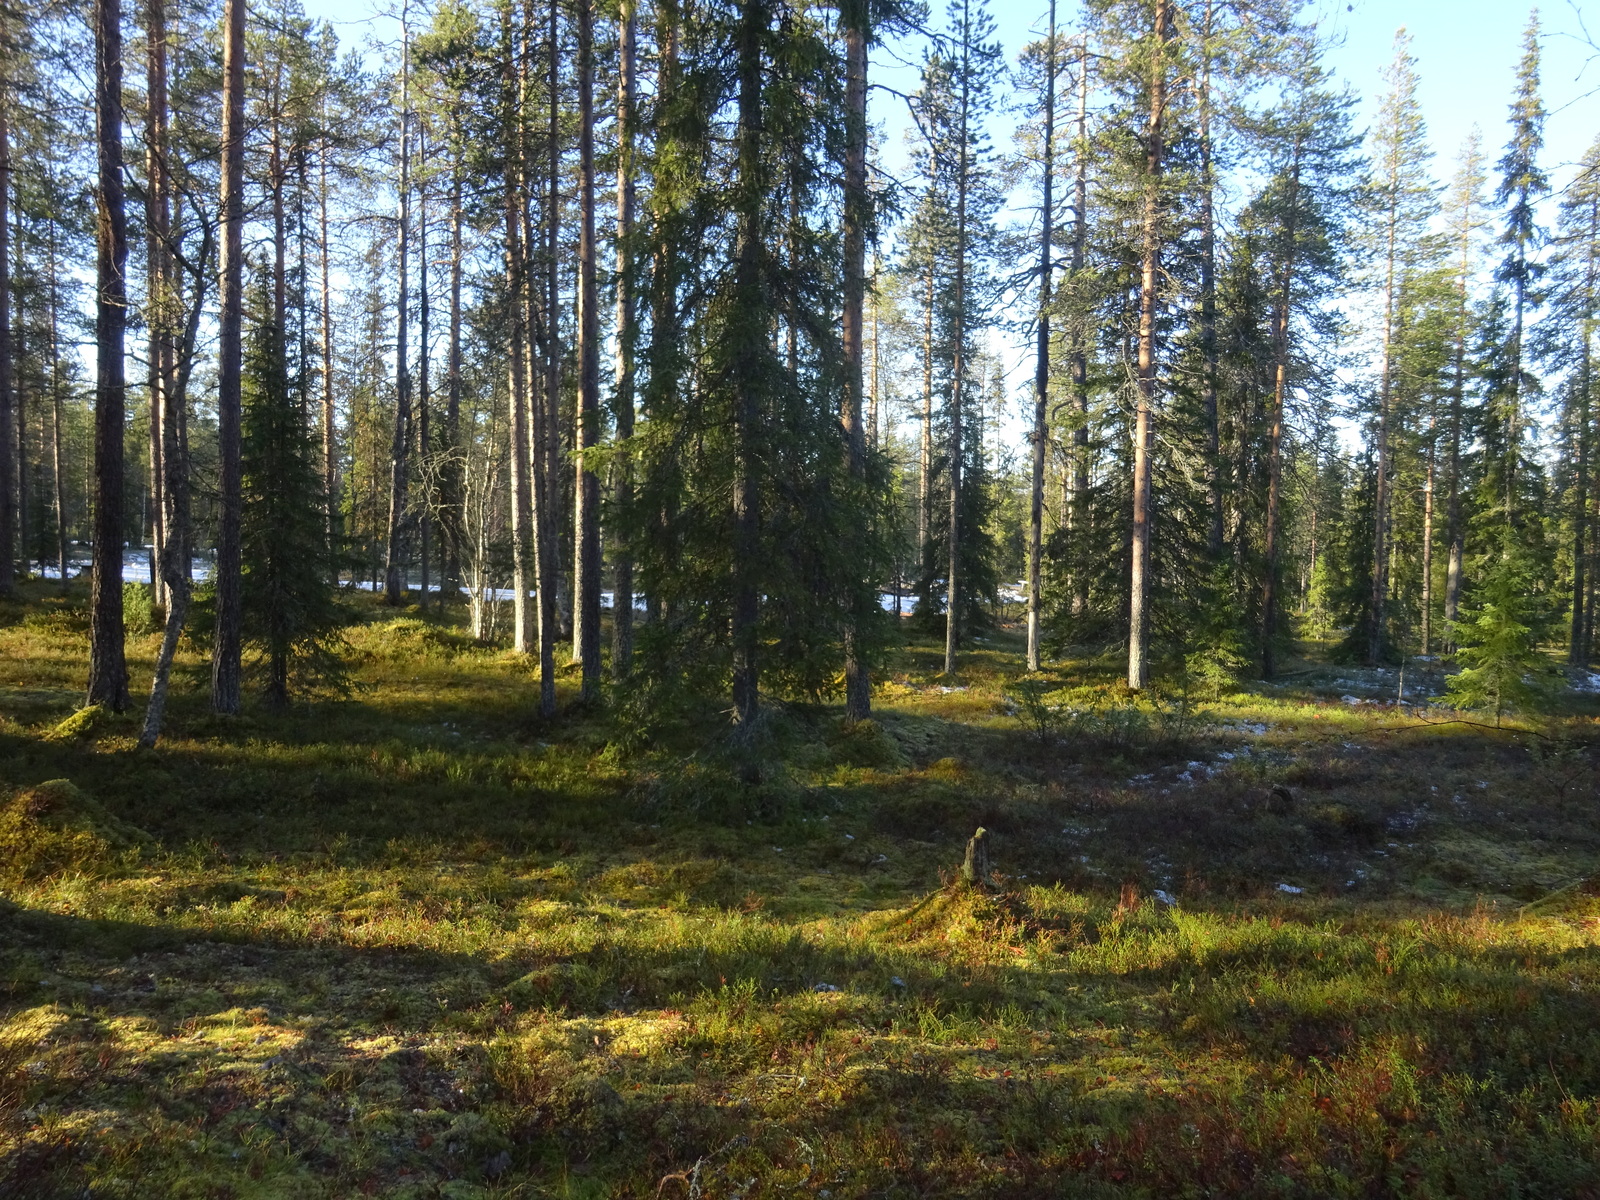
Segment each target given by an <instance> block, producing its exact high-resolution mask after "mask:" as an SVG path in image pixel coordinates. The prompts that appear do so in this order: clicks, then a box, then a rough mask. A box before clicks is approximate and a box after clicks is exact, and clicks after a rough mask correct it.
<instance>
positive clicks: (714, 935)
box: [0, 583, 1600, 1197]
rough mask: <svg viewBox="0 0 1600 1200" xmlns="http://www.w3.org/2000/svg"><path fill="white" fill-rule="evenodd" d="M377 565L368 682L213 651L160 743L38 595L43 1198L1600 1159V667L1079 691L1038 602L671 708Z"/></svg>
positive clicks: (1114, 1175)
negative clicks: (856, 684)
mask: <svg viewBox="0 0 1600 1200" xmlns="http://www.w3.org/2000/svg"><path fill="white" fill-rule="evenodd" d="M350 604H351V605H352V608H351V611H350V613H349V616H350V618H351V620H352V622H353V623H352V625H351V626H350V628H349V629H348V631H347V632H348V637H349V641H350V645H351V657H352V660H353V661H354V662H356V663H358V664H359V666H358V667H357V690H356V692H355V693H354V695H353V698H352V699H350V700H348V701H344V702H337V703H329V704H324V705H320V706H317V707H315V708H312V709H306V710H298V709H297V710H294V711H291V712H287V713H283V714H274V713H271V712H262V713H259V714H253V715H251V716H248V717H245V718H242V719H228V720H223V719H221V718H218V717H215V716H213V715H212V714H211V713H210V711H209V706H208V705H207V704H206V703H205V694H204V679H205V676H206V669H207V663H206V662H205V658H204V656H203V654H201V653H198V652H197V651H195V650H194V649H193V648H189V649H186V650H185V651H184V652H183V653H182V654H181V655H180V659H179V663H178V666H177V668H176V673H177V677H178V679H179V680H180V681H184V680H187V679H188V677H189V676H190V675H191V674H192V675H194V676H195V679H194V681H193V683H186V682H180V684H179V685H178V686H177V687H175V689H174V696H173V701H172V709H171V713H170V716H169V730H168V733H167V735H166V736H165V737H164V738H163V740H162V742H161V744H160V746H159V747H158V748H157V749H156V750H153V751H147V750H140V749H138V748H137V747H136V746H135V740H136V737H137V733H138V725H137V722H136V721H135V720H134V719H133V718H132V717H116V716H113V715H112V714H109V713H105V714H103V715H101V716H100V717H99V718H98V719H97V720H84V719H82V718H78V717H74V715H73V714H74V710H75V707H76V705H77V703H78V702H79V698H80V683H81V678H82V674H83V670H84V658H83V645H84V638H83V628H84V621H85V616H84V595H83V593H82V592H81V591H78V592H75V593H73V594H72V595H71V596H70V597H68V598H67V599H65V600H62V599H59V598H58V597H57V595H56V589H55V585H53V584H43V583H40V584H32V585H27V586H26V587H25V588H24V589H23V598H22V600H21V602H18V603H13V604H12V605H10V606H8V607H7V608H5V609H4V610H3V611H0V773H3V777H4V778H6V779H7V780H9V781H11V782H12V783H13V784H14V786H15V788H16V790H15V791H14V792H13V793H12V794H11V795H10V796H9V797H8V798H7V800H6V807H5V808H4V810H3V811H0V851H3V853H4V858H3V862H4V871H5V875H4V879H3V886H4V895H5V899H4V900H0V988H3V992H0V1004H3V1009H0V1012H3V1021H4V1023H3V1032H0V1191H3V1192H5V1193H6V1194H7V1195H16V1196H63V1197H65V1196H78V1195H92V1196H127V1197H148V1196H155V1195H161V1196H173V1197H188V1196H194V1197H214V1196H238V1197H250V1196H261V1197H266V1196H273V1197H277V1196H282V1197H315V1196H330V1197H331V1196H355V1195H381V1196H396V1197H400V1196H418V1197H422V1196H594V1197H602V1196H606V1197H609V1196H657V1195H661V1196H673V1195H678V1196H688V1195H703V1196H707V1197H710V1196H718V1197H731V1196H745V1197H755V1196H776V1195H817V1196H821V1195H828V1196H834V1197H847V1196H885V1197H893V1196H905V1197H910V1196H1057V1195H1102V1194H1103V1195H1108V1196H1109V1195H1129V1196H1140V1195H1144V1196H1170V1195H1231V1196H1287V1195H1308V1194H1316V1195H1351V1196H1368V1195H1379V1194H1381V1195H1391V1194H1404V1195H1413V1196H1428V1195H1436V1196H1446V1195H1448V1196H1506V1195H1550V1196H1572V1197H1577V1196H1586V1195H1593V1194H1594V1187H1595V1183H1594V1181H1595V1179H1596V1178H1597V1177H1600V1141H1597V1138H1596V1135H1597V1132H1600V1112H1597V1109H1596V1103H1595V1097H1596V1095H1597V1093H1600V1015H1597V1013H1600V1007H1597V1004H1596V1001H1597V998H1600V950H1597V939H1600V924H1597V919H1600V896H1597V895H1595V894H1594V890H1593V889H1591V888H1590V887H1589V885H1587V884H1580V886H1578V887H1576V888H1568V889H1567V890H1565V891H1563V890H1561V889H1563V888H1566V887H1567V885H1570V884H1573V883H1575V882H1579V881H1583V880H1589V879H1592V878H1593V877H1594V875H1595V872H1596V870H1597V868H1600V830H1597V828H1596V826H1595V823H1594V820H1593V813H1594V798H1595V786H1596V781H1597V775H1596V770H1597V766H1596V760H1595V756H1594V755H1595V735H1594V732H1593V731H1594V721H1595V717H1596V713H1597V710H1600V705H1597V702H1596V701H1595V700H1593V699H1590V698H1587V697H1573V698H1570V699H1569V701H1568V702H1567V707H1568V708H1569V710H1570V711H1568V712H1566V713H1565V714H1564V715H1563V716H1561V717H1556V718H1549V719H1547V720H1544V721H1541V722H1539V723H1538V724H1537V725H1526V724H1515V725H1513V726H1511V727H1508V728H1507V729H1506V730H1505V731H1504V732H1500V733H1496V732H1495V731H1493V730H1490V729H1484V728H1480V727H1477V726H1461V725H1455V726H1452V725H1444V724H1434V723H1436V722H1439V721H1441V720H1445V719H1448V718H1449V717H1450V716H1451V715H1452V714H1450V713H1448V712H1447V711H1441V710H1438V709H1436V708H1435V709H1426V708H1418V709H1401V708H1398V707H1396V706H1395V705H1394V704H1393V703H1392V701H1393V693H1392V690H1391V689H1392V685H1393V683H1394V679H1395V673H1394V672H1390V673H1389V675H1388V677H1387V678H1386V679H1375V678H1374V677H1373V676H1372V675H1371V674H1370V673H1363V672H1360V671H1356V672H1355V673H1354V674H1352V673H1351V672H1350V671H1349V670H1348V669H1343V668H1335V667H1329V666H1327V665H1325V664H1319V663H1317V662H1315V661H1313V660H1310V659H1306V660H1300V659H1297V660H1295V661H1294V662H1293V663H1292V664H1290V667H1289V669H1291V670H1293V672H1294V673H1293V675H1292V676H1291V677H1290V678H1289V679H1287V680H1285V681H1284V682H1283V683H1282V684H1281V685H1280V686H1275V687H1257V688H1252V689H1249V690H1244V691H1239V692H1237V693H1232V694H1228V695H1226V696H1222V697H1219V698H1215V699H1213V700H1210V701H1208V702H1206V703H1203V704H1198V703H1197V704H1193V705H1191V706H1189V707H1187V708H1185V707H1184V706H1183V705H1181V704H1179V703H1178V702H1177V700H1176V699H1169V700H1168V701H1167V702H1165V703H1161V704H1157V703H1153V702H1151V701H1150V700H1149V698H1148V697H1147V698H1146V699H1145V700H1143V701H1141V700H1139V699H1137V698H1135V697H1133V696H1132V695H1131V694H1130V693H1128V692H1127V691H1126V689H1125V687H1124V686H1123V685H1122V684H1121V683H1120V681H1119V680H1118V678H1117V677H1118V675H1119V673H1120V663H1119V662H1118V661H1115V660H1109V661H1107V660H1102V661H1089V660H1082V661H1066V662H1063V663H1061V664H1058V665H1054V666H1052V667H1051V668H1049V670H1048V671H1047V672H1046V673H1045V675H1044V676H1043V679H1044V681H1046V682H1047V683H1048V685H1049V687H1050V688H1051V689H1067V690H1066V691H1065V692H1062V693H1060V694H1059V699H1060V701H1061V703H1062V705H1063V708H1062V710H1061V712H1060V713H1058V714H1055V715H1052V716H1049V717H1047V718H1045V724H1044V725H1043V726H1041V725H1040V724H1039V723H1038V722H1036V721H1033V720H1030V718H1029V711H1028V705H1027V697H1026V696H1025V695H1023V694H1022V693H1021V692H1019V690H1018V689H1019V686H1020V685H1022V684H1024V683H1026V681H1028V680H1030V679H1032V680H1035V681H1036V682H1038V681H1039V680H1040V677H1039V676H1032V675H1028V674H1026V673H1025V672H1024V671H1023V670H1022V662H1021V651H1022V649H1023V639H1022V637H1021V635H1020V633H1019V632H1018V630H1017V629H1016V628H1015V626H1011V627H1007V628H1002V629H999V630H997V631H996V632H995V633H994V634H993V635H992V638H991V639H990V641H989V642H988V643H987V644H986V645H984V646H980V647H975V648H973V649H972V650H970V651H966V652H963V656H962V661H961V676H960V682H959V683H957V684H954V685H951V684H950V683H949V682H948V680H947V678H946V677H945V676H944V675H943V674H942V665H943V664H942V659H941V653H942V647H941V646H940V645H938V644H937V643H936V641H934V640H930V639H923V638H917V639H913V640H912V641H911V642H910V643H909V644H908V645H907V646H905V647H904V648H896V649H895V650H894V651H893V652H892V653H891V656H890V658H889V661H888V663H887V664H886V669H885V672H884V677H883V680H882V682H881V684H880V687H879V690H878V694H877V696H876V697H875V702H876V715H875V717H874V719H873V721H872V722H871V723H861V724H858V725H857V726H855V727H854V728H853V729H848V728H847V727H845V726H844V725H843V724H842V722H841V719H840V711H839V709H838V708H837V707H836V706H833V707H815V706H810V707H808V706H795V707H785V708H781V709H775V710H773V711H770V712H769V713H768V714H767V715H766V717H765V718H764V722H763V725H762V727H761V729H760V730H759V732H758V733H757V734H756V736H755V737H754V738H753V739H752V740H750V741H749V742H748V743H735V742H730V741H727V740H713V741H711V742H708V741H707V740H706V738H705V736H704V732H703V731H704V729H705V728H706V725H705V723H706V722H710V723H711V724H712V725H713V726H714V725H715V716H714V714H713V713H711V712H710V711H706V712H702V713H699V714H695V713H691V712H684V713H680V714H677V715H676V717H675V718H674V719H672V720H667V721H664V722H662V723H660V724H659V725H658V727H657V729H656V732H655V734H654V735H653V737H652V739H651V744H650V745H649V746H648V747H645V746H642V745H640V744H639V743H638V742H637V739H636V736H635V733H636V731H634V733H630V731H629V729H628V728H627V727H626V725H625V723H624V722H623V721H621V720H620V719H619V718H618V717H616V716H615V715H602V714H601V713H599V712H598V711H589V712H586V711H585V710H583V709H582V708H581V707H578V708H574V707H573V702H575V701H576V699H577V690H578V686H579V683H580V679H579V677H578V675H577V672H576V671H575V670H574V671H570V672H567V673H566V674H564V675H563V677H562V681H561V686H560V689H559V693H558V694H559V697H560V701H561V704H562V712H561V715H559V716H558V717H557V718H555V719H553V720H540V719H539V718H537V717H535V716H532V715H530V713H531V710H530V706H529V702H528V701H529V697H530V696H531V695H533V694H536V685H535V683H534V682H533V681H532V680H531V679H530V677H529V674H528V670H527V667H526V665H525V663H523V662H521V661H519V660H518V656H516V655H515V654H514V653H512V652H510V651H508V650H505V649H493V648H484V647H480V646H478V645H476V644H474V643H473V641H472V640H471V638H470V637H468V636H467V635H466V631H465V629H464V628H463V626H462V623H461V621H462V618H461V614H460V613H459V612H458V613H457V614H456V618H457V619H456V620H454V621H449V620H441V619H439V618H438V617H436V616H433V615H422V614H419V613H417V612H416V611H415V610H411V611H408V612H402V613H399V614H396V613H394V612H393V611H391V610H388V609H386V608H384V607H383V606H382V605H381V603H379V601H378V600H377V598H375V597H371V596H363V597H356V598H355V599H354V600H352V601H350ZM158 643H159V637H158V636H157V635H155V634H153V633H147V634H144V635H142V636H140V637H137V638H130V643H129V652H130V659H131V661H132V663H133V664H134V675H135V680H136V682H138V681H140V680H142V679H143V678H147V677H148V672H149V670H150V666H151V662H152V660H153V658H154V655H155V653H156V649H157V646H158ZM1352 689H1355V690H1356V691H1360V692H1362V693H1363V694H1362V696H1361V697H1357V696H1355V695H1354V694H1353V693H1352ZM1045 694H1046V695H1052V696H1053V695H1056V693H1055V692H1054V691H1052V692H1050V693H1045ZM1357 699H1361V700H1363V701H1365V702H1363V703H1352V702H1351V701H1352V700H1357ZM1068 708H1076V709H1077V710H1079V712H1080V713H1082V714H1086V715H1083V716H1079V717H1077V718H1073V717H1072V716H1071V715H1069V714H1068V713H1067V711H1066V710H1067V709H1068ZM1087 714H1093V715H1087ZM752 764H755V765H756V766H757V768H758V769H757V770H755V771H754V772H753V771H752V769H751V768H752ZM51 780H68V781H70V784H50V783H48V782H47V781H51ZM52 789H54V790H52ZM82 798H87V800H86V801H85V800H84V799H82ZM980 825H981V826H983V827H985V828H986V829H988V830H989V831H990V838H991V840H992V866H993V869H994V871H995V872H997V874H996V875H994V877H993V878H992V879H991V880H990V881H988V882H989V886H988V887H987V888H984V889H970V888H965V887H963V886H962V885H961V883H960V880H959V879H958V878H957V868H958V866H959V864H960V862H961V859H962V853H963V847H964V843H965V841H966V839H967V837H968V836H970V835H971V834H972V832H973V831H974V829H975V828H976V827H977V826H980Z"/></svg>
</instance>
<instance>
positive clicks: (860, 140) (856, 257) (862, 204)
mask: <svg viewBox="0 0 1600 1200" xmlns="http://www.w3.org/2000/svg"><path fill="white" fill-rule="evenodd" d="M839 17H840V23H841V24H842V25H843V26H844V39H845V89H844V90H845V148H844V213H843V217H844V239H843V240H844V314H843V316H844V320H843V328H842V329H841V330H840V333H841V338H840V341H841V343H842V345H841V349H842V351H843V357H844V363H843V366H844V412H843V414H842V416H843V418H844V438H845V454H846V457H847V459H848V466H849V468H850V475H851V478H852V479H854V480H855V481H856V484H857V486H858V487H864V486H865V483H866V471H867V447H866V431H865V429H864V428H863V426H862V421H861V417H862V413H861V407H862V405H861V400H862V391H863V380H864V376H863V370H862V368H863V353H862V351H863V346H862V332H863V308H864V302H865V299H866V270H867V222H868V221H869V220H870V219H871V205H872V199H871V197H870V196H869V195H868V194H867V39H868V37H869V36H870V32H871V31H870V30H869V28H868V22H869V20H870V17H869V14H868V11H867V3H866V0H849V2H848V3H845V4H843V5H841V6H840V11H839ZM792 324H793V323H792V322H791V328H792ZM877 582H878V581H877V580H872V581H871V583H872V590H873V592H874V593H875V592H876V590H877ZM851 603H852V606H853V609H854V611H853V612H852V613H851V614H850V619H849V622H848V623H847V625H846V626H845V633H844V718H845V721H846V722H847V723H854V722H856V721H864V720H866V719H867V717H869V716H870V715H871V714H872V678H871V674H870V672H869V671H868V668H867V664H866V663H865V662H864V661H863V660H862V657H861V646H862V639H863V637H864V635H865V632H866V628H865V627H866V624H867V622H868V621H870V620H871V612H870V610H869V608H868V606H869V605H871V606H873V607H875V606H876V597H875V596H868V595H865V594H858V595H853V596H852V597H851Z"/></svg>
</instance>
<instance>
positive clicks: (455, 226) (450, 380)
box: [441, 122, 466, 602]
mask: <svg viewBox="0 0 1600 1200" xmlns="http://www.w3.org/2000/svg"><path fill="white" fill-rule="evenodd" d="M461 140H462V134H461V127H460V124H459V122H457V123H455V124H454V125H453V127H452V136H451V139H450V348H449V351H448V354H449V362H448V364H447V366H446V368H445V371H446V378H445V410H444V436H445V441H446V443H447V445H446V459H445V469H444V472H443V478H442V488H443V491H444V495H443V497H442V498H441V501H442V508H443V512H444V521H443V526H444V528H443V530H442V533H443V535H444V538H445V560H444V579H443V584H444V592H443V593H441V595H443V594H448V595H449V597H450V599H451V601H452V602H454V601H458V600H459V599H460V593H461V545H462V541H463V536H464V531H465V523H464V522H465V513H464V511H463V507H462V506H463V504H464V503H465V493H466V488H465V486H464V479H465V464H464V462H463V460H462V454H463V448H462V445H461V267H462V247H461V226H462V222H463V220H464V219H465V217H464V214H463V211H462V199H461V175H462V169H461V158H462V144H461Z"/></svg>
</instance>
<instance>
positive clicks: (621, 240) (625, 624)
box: [611, 0, 637, 679]
mask: <svg viewBox="0 0 1600 1200" xmlns="http://www.w3.org/2000/svg"><path fill="white" fill-rule="evenodd" d="M636 24H637V21H636V17H635V11H634V0H621V3H620V7H619V12H618V14H617V416H616V420H617V442H618V444H619V445H622V446H624V447H626V445H627V441H628V439H629V438H631V437H632V436H633V405H634V378H633V359H634V345H633V340H634V336H635V331H634V327H633V309H634V296H633V278H632V271H633V261H632V246H631V242H632V238H633V208H634V182H633V135H634V131H633V123H634V112H633V89H634V78H633V77H634V70H635V48H634V38H635V33H636ZM615 470H616V492H615V498H616V506H617V512H618V514H619V517H620V521H619V523H620V524H621V525H622V526H623V528H624V529H626V528H627V523H628V521H629V519H630V517H631V514H632V510H633V467H632V464H631V461H630V459H629V452H628V451H627V450H626V449H624V451H623V453H622V454H621V455H620V456H619V458H618V460H617V465H616V468H615ZM613 544H614V547H615V548H614V550H613V551H612V554H613V558H614V562H613V565H612V572H613V575H614V576H615V584H614V586H613V588H612V601H611V673H612V675H613V676H614V677H616V678H617V679H625V678H627V676H628V672H629V670H630V669H631V667H632V665H633V556H632V554H631V552H630V551H629V549H628V545H627V534H626V533H623V534H621V535H619V536H617V537H616V538H615V539H614V542H613Z"/></svg>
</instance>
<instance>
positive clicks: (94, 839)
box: [0, 779, 150, 882]
mask: <svg viewBox="0 0 1600 1200" xmlns="http://www.w3.org/2000/svg"><path fill="white" fill-rule="evenodd" d="M149 841H150V837H149V835H148V834H146V833H145V832H144V831H143V830H140V829H136V828H134V827H133V826H132V825H129V824H128V823H127V822H126V821H123V820H120V819H119V818H117V817H114V816H112V815H111V814H110V813H109V812H107V811H106V810H105V809H104V808H102V807H101V806H100V804H99V803H98V802H96V801H95V800H94V799H92V798H91V797H90V796H88V795H86V794H85V793H84V792H83V791H82V790H81V789H80V788H78V787H77V785H76V784H74V783H72V782H71V781H70V780H67V779H52V780H50V781H49V782H47V783H41V784H39V785H38V786H37V787H33V788H29V789H27V790H26V791H22V792H19V793H17V794H16V795H15V796H12V797H11V799H10V800H9V801H7V802H6V804H5V805H4V807H0V880H7V881H11V882H17V881H21V880H24V879H40V878H43V877H45V876H47V875H53V874H55V873H56V872H58V871H69V870H71V871H92V870H96V869H102V868H104V867H107V866H109V865H110V864H112V863H113V862H115V861H116V860H117V859H118V858H119V857H121V856H122V855H124V854H126V853H127V852H129V851H132V850H135V849H137V848H139V847H141V846H144V845H146V844H147V843H148V842H149Z"/></svg>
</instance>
